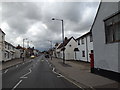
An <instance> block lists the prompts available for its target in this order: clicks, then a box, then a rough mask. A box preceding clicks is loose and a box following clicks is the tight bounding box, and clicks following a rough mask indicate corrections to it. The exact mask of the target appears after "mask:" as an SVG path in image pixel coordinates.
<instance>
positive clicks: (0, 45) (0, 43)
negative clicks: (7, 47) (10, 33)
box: [0, 28, 5, 62]
mask: <svg viewBox="0 0 120 90" xmlns="http://www.w3.org/2000/svg"><path fill="white" fill-rule="evenodd" d="M4 41H5V33H4V32H3V31H2V29H1V28H0V62H2V61H3V60H4Z"/></svg>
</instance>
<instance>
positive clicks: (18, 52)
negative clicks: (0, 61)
mask: <svg viewBox="0 0 120 90" xmlns="http://www.w3.org/2000/svg"><path fill="white" fill-rule="evenodd" d="M20 55H21V52H20V50H19V49H15V58H20Z"/></svg>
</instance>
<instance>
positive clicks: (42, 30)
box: [0, 0, 99, 50]
mask: <svg viewBox="0 0 120 90" xmlns="http://www.w3.org/2000/svg"><path fill="white" fill-rule="evenodd" d="M92 1H93V2H55V1H53V0H52V2H1V3H0V6H1V7H0V13H1V15H2V18H1V19H2V22H1V23H0V27H1V28H2V30H3V31H4V32H5V33H6V41H8V42H10V43H12V44H13V45H15V46H16V45H18V44H20V45H22V40H23V38H28V40H29V41H32V42H31V43H30V46H34V47H35V48H37V49H40V50H44V49H48V48H50V42H49V41H48V40H51V41H53V43H56V42H61V40H62V37H61V22H60V21H52V20H51V19H52V18H53V17H54V18H58V19H63V20H64V30H65V36H66V37H68V38H70V37H71V36H74V37H75V38H78V37H80V36H81V35H83V34H84V33H86V32H88V31H89V30H90V27H91V25H92V23H93V20H94V17H95V15H96V11H97V9H98V5H99V2H94V0H92ZM25 42H27V41H25ZM25 45H26V46H27V44H26V43H25Z"/></svg>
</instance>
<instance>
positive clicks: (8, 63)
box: [0, 58, 30, 70]
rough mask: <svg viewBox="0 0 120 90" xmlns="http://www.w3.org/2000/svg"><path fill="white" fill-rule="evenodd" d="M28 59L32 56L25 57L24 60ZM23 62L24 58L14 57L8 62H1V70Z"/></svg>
mask: <svg viewBox="0 0 120 90" xmlns="http://www.w3.org/2000/svg"><path fill="white" fill-rule="evenodd" d="M27 60H30V58H25V59H24V61H27ZM22 62H23V60H22V58H20V59H13V60H10V61H7V62H3V63H2V64H0V70H2V69H6V68H9V67H11V66H14V65H16V64H19V63H22Z"/></svg>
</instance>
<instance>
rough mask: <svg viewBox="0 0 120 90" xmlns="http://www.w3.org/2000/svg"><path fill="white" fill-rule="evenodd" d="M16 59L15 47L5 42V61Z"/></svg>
mask: <svg viewBox="0 0 120 90" xmlns="http://www.w3.org/2000/svg"><path fill="white" fill-rule="evenodd" d="M12 59H15V47H14V46H12V45H11V44H9V43H7V42H5V50H4V61H8V60H12Z"/></svg>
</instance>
